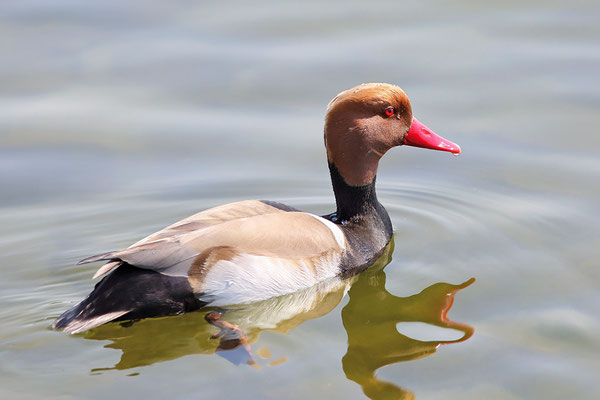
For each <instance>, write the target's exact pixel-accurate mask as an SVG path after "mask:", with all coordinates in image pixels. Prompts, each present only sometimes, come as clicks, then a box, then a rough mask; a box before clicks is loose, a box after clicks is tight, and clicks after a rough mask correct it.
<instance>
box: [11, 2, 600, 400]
mask: <svg viewBox="0 0 600 400" xmlns="http://www.w3.org/2000/svg"><path fill="white" fill-rule="evenodd" d="M599 11H600V7H599V6H598V5H597V4H596V3H594V2H591V1H580V2H568V3H567V2H563V3H561V2H527V3H522V2H521V3H507V2H504V3H497V4H476V5H475V4H472V3H467V2H459V3H453V4H447V3H446V2H434V3H431V2H428V3H427V4H423V3H419V2H410V3H408V4H394V3H390V2H368V3H365V2H347V1H344V2H337V1H331V2H327V3H326V4H322V2H303V3H302V4H291V3H289V4H288V3H286V4H281V3H280V2H260V3H253V4H252V5H250V4H247V3H244V2H238V3H229V4H221V3H214V4H212V3H211V4H208V3H206V4H202V3H198V4H195V3H188V2H168V3H167V2H165V3H160V4H158V3H157V4H153V5H152V6H149V5H147V4H146V3H145V2H144V3H142V2H128V3H127V5H122V4H121V3H120V2H111V1H108V2H102V3H89V2H88V3H79V2H76V1H68V0H60V1H55V2H52V3H47V2H36V1H20V2H4V3H3V4H2V5H0V16H1V19H2V21H1V23H0V33H1V35H0V38H2V39H0V48H1V49H2V54H3V58H2V61H3V62H2V63H0V79H1V80H2V91H1V93H0V104H1V107H0V187H1V191H0V223H1V226H2V227H3V229H2V232H1V233H0V254H1V255H2V256H1V259H2V262H1V264H0V271H1V272H0V273H1V277H2V279H1V280H0V304H1V306H0V318H1V321H2V326H1V327H0V359H1V364H0V397H2V398H10V399H13V398H14V399H25V398H36V397H37V398H41V397H43V398H61V399H62V398H93V399H103V398H114V396H115V395H118V396H123V397H125V396H130V397H135V398H139V397H146V398H157V399H159V398H165V397H167V396H169V397H172V398H217V397H219V398H221V397H224V396H228V397H231V398H239V397H241V396H244V397H247V398H331V399H341V398H344V399H348V398H364V395H365V394H367V395H369V396H371V397H373V398H386V397H387V398H401V397H402V396H404V397H405V398H411V396H414V397H416V398H418V399H438V398H440V399H441V398H444V399H448V398H461V399H465V398H467V399H469V398H472V399H480V398H486V399H515V398H528V399H530V398H531V399H559V398H565V397H569V398H577V399H596V398H598V397H600V389H599V388H598V385H597V383H596V382H597V377H598V374H599V372H600V346H599V345H598V341H597V340H596V337H597V335H598V333H599V332H600V320H599V318H598V315H597V307H596V306H597V304H599V303H600V291H599V289H598V288H599V287H600V285H599V283H600V272H599V271H600V269H599V268H598V259H599V256H600V247H599V246H598V238H599V237H600V213H599V211H600V210H599V209H598V204H600V189H599V188H598V187H599V186H598V184H597V182H598V181H599V178H600V159H599V157H598V148H599V146H600V139H599V138H600V136H599V135H597V132H596V131H597V128H598V126H599V125H600V115H599V114H598V112H597V110H598V106H599V105H600V96H599V95H598V93H599V89H600V87H599V85H598V79H597V71H598V69H599V67H600V57H599V55H600V44H599V43H600V41H599V40H598V39H599V33H600V27H599V25H598V24H597V20H598V17H599ZM369 81H383V82H390V83H396V84H399V85H400V86H402V87H403V88H404V89H405V90H406V92H407V93H408V95H409V97H410V98H411V100H412V104H413V110H414V112H415V115H416V116H417V117H418V118H419V119H420V120H421V121H423V122H424V123H425V124H426V125H427V126H429V127H431V128H432V129H433V130H434V131H436V132H437V133H438V134H440V135H442V136H444V137H447V138H448V139H450V140H452V141H454V142H456V143H458V144H460V145H461V147H462V150H463V152H462V154H461V156H460V157H457V158H455V157H450V156H449V155H448V154H445V153H440V152H433V151H427V150H423V149H416V148H399V149H394V150H392V151H391V152H390V153H388V154H387V155H386V157H385V158H384V159H383V161H382V163H381V166H380V173H379V175H378V194H379V197H380V200H381V201H382V203H383V204H384V205H385V206H386V208H387V209H388V211H389V213H390V215H391V218H392V221H393V223H394V229H395V238H394V247H393V248H390V249H389V254H387V255H386V256H384V258H383V259H381V260H380V261H379V263H378V264H377V265H376V266H375V267H374V268H373V269H372V270H370V271H368V272H367V273H365V274H363V275H361V276H359V277H357V278H355V279H354V280H351V281H348V282H343V283H341V284H339V285H338V286H336V285H331V286H329V287H327V288H320V289H321V290H318V291H313V292H311V293H300V294H297V295H296V296H297V297H289V298H284V299H278V300H277V301H276V302H272V303H265V304H258V305H253V306H252V307H248V308H244V309H239V310H236V311H235V314H234V315H232V316H231V321H232V322H233V323H235V324H237V325H239V326H240V328H242V330H243V332H242V333H240V332H237V331H235V330H232V331H231V330H230V331H227V333H228V335H229V336H227V338H229V339H231V340H232V341H233V342H232V341H230V342H227V341H225V342H223V343H222V342H221V340H220V339H219V338H215V339H211V336H212V335H214V334H216V333H217V332H219V328H217V327H215V326H212V325H210V324H208V323H207V322H206V320H205V319H204V316H205V314H206V313H205V312H200V313H191V314H188V315H184V316H179V317H172V318H162V319H154V320H144V321H141V322H139V323H136V324H133V325H132V326H131V327H122V326H120V325H117V324H112V325H108V326H105V327H101V328H98V329H96V330H93V331H91V332H88V333H85V334H81V335H75V336H69V335H66V334H63V333H59V332H54V331H52V330H50V328H49V326H50V324H51V322H52V321H53V319H54V318H56V317H57V316H58V315H59V314H60V313H61V312H62V311H64V310H65V309H67V308H69V307H70V306H72V305H73V304H75V303H76V302H78V301H79V300H81V299H82V298H83V297H84V296H85V295H87V293H89V291H90V290H91V288H92V285H93V281H91V277H92V275H93V273H94V271H95V268H96V267H97V266H95V265H84V266H76V265H75V263H76V261H78V260H79V259H81V258H84V257H86V256H88V255H91V254H96V253H99V252H103V251H107V250H111V249H116V248H121V247H124V246H128V245H129V244H131V243H133V242H135V241H136V240H138V239H140V238H142V237H144V236H145V235H147V234H148V233H151V232H153V231H155V230H157V229H160V228H162V227H163V226H166V225H168V224H170V223H172V222H174V221H176V220H178V219H180V218H183V217H185V216H187V215H190V214H192V213H194V212H197V211H198V210H202V209H205V208H207V207H210V206H214V205H218V204H222V203H225V202H229V201H236V200H242V199H250V198H266V199H272V200H279V201H283V202H286V203H288V204H291V205H293V206H296V207H299V208H303V209H305V210H307V211H311V212H316V213H321V214H324V213H327V212H330V211H332V205H333V204H334V202H333V197H332V193H331V189H330V183H329V181H328V174H327V168H326V163H325V152H324V149H323V142H322V125H323V116H324V110H325V106H326V104H327V102H328V101H329V100H330V99H331V98H332V97H333V96H334V95H335V94H337V93H338V92H339V91H341V90H344V89H346V88H349V87H351V86H353V85H355V84H358V83H361V82H369ZM388 262H389V263H388ZM386 263H387V265H386ZM383 267H385V269H383ZM471 278H475V279H476V281H475V282H474V283H473V282H472V281H471V280H470V279H471ZM453 285H456V286H453ZM452 293H454V302H453V304H452V302H451V299H452V297H451V296H452ZM310 301H312V303H310ZM308 303H310V304H311V306H310V307H308V306H307V307H305V309H304V310H305V311H304V312H303V313H299V314H295V315H292V314H286V312H288V311H286V310H288V309H289V304H308ZM311 307H312V308H311ZM450 307H451V308H450ZM445 312H447V316H445ZM265 317H268V318H266V319H265ZM471 334H472V336H470V335H471ZM236 335H237V336H236ZM244 335H245V336H244ZM463 339H464V340H463ZM236 340H237V341H238V342H237V344H241V346H240V347H238V348H237V349H235V350H232V351H220V350H219V351H217V349H219V348H220V349H223V348H225V347H227V346H228V345H231V343H234V344H235V341H236ZM449 341H459V342H458V343H449V344H447V345H443V346H441V344H443V343H446V342H449ZM248 361H250V363H248Z"/></svg>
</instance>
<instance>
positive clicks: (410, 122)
mask: <svg viewBox="0 0 600 400" xmlns="http://www.w3.org/2000/svg"><path fill="white" fill-rule="evenodd" d="M403 144H405V145H409V146H418V147H426V148H431V149H436V150H444V151H450V152H452V153H454V154H458V153H460V147H459V146H458V145H456V144H454V143H452V142H450V141H448V140H446V139H443V138H441V137H439V136H437V135H436V134H435V133H433V132H432V131H431V130H429V129H428V128H427V127H426V126H425V125H423V124H422V123H420V122H419V121H417V120H416V119H415V118H413V115H412V110H411V106H410V101H409V100H408V97H407V96H406V93H404V91H403V90H402V89H400V88H399V87H398V86H395V85H390V84H387V83H365V84H362V85H358V86H355V87H353V88H351V89H348V90H346V91H343V92H342V93H340V94H338V95H337V96H336V97H335V98H334V99H333V100H331V102H330V103H329V106H328V107H327V117H326V119H325V147H326V148H327V159H328V161H329V163H330V164H333V165H335V167H336V168H337V170H338V171H339V173H340V175H341V176H342V178H343V179H344V181H345V182H346V183H347V184H348V185H350V186H364V185H367V184H369V183H371V182H372V181H373V179H374V178H375V175H376V174H377V167H378V165H379V159H380V158H381V157H382V156H383V155H384V154H385V153H386V152H387V151H388V150H389V149H391V148H392V147H395V146H400V145H403Z"/></svg>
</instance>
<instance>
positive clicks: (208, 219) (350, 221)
mask: <svg viewBox="0 0 600 400" xmlns="http://www.w3.org/2000/svg"><path fill="white" fill-rule="evenodd" d="M401 145H407V146H416V147H424V148H429V149H434V150H442V151H448V152H450V153H453V154H459V153H460V147H459V146H458V145H456V144H455V143H452V142H450V141H449V140H446V139H444V138H442V137H439V136H437V135H436V134H435V133H433V132H432V131H431V130H430V129H429V128H427V127H426V126H425V125H424V124H422V123H421V122H419V121H418V120H417V119H416V118H414V117H413V115H412V109H411V105H410V102H409V100H408V97H407V96H406V94H405V93H404V91H403V90H402V89H400V88H399V87H398V86H395V85H390V84H384V83H368V84H362V85H359V86H356V87H353V88H351V89H348V90H346V91H343V92H341V93H340V94H338V95H337V96H336V97H335V98H334V99H333V100H332V101H331V102H330V103H329V105H328V107H327V116H326V119H325V147H326V150H327V161H328V163H329V172H330V175H331V181H332V185H333V191H334V194H335V200H336V211H335V212H334V213H331V214H328V215H324V216H318V215H314V214H310V213H307V212H302V211H300V210H297V209H295V208H293V207H290V206H287V205H284V204H281V203H278V202H275V201H268V200H246V201H240V202H235V203H230V204H226V205H222V206H218V207H214V208H211V209H208V210H205V211H202V212H199V213H197V214H194V215H192V216H191V217H188V218H185V219H183V220H181V221H179V222H176V223H175V224H173V225H170V226H168V227H166V228H164V229H162V230H160V231H158V232H156V233H153V234H151V235H150V236H148V237H146V238H144V239H142V240H140V241H138V242H136V243H135V244H133V245H131V246H130V247H128V248H126V249H122V250H116V251H111V252H108V253H103V254H100V255H96V256H93V257H89V258H86V259H84V260H81V261H80V262H79V264H85V263H91V262H98V261H105V262H106V264H104V265H103V266H102V267H101V268H100V269H99V270H98V272H96V274H95V275H94V278H97V277H101V276H105V275H106V276H105V277H104V278H103V279H102V280H101V281H100V282H98V283H97V284H96V286H95V287H94V290H93V291H92V292H91V293H90V294H89V295H88V297H87V298H85V299H84V300H83V301H82V302H81V303H79V304H78V305H76V306H75V307H73V308H71V309H70V310H68V311H66V312H64V313H63V314H62V315H61V316H60V317H58V318H57V319H56V321H55V322H54V324H53V327H54V328H56V329H63V330H64V331H66V332H70V333H78V332H83V331H86V330H88V329H91V328H94V327H97V326H99V325H102V324H105V323H107V322H111V321H124V320H136V319H141V318H147V317H157V316H163V315H173V314H181V313H184V312H188V311H193V310H196V309H199V308H201V307H203V306H225V305H232V304H241V303H249V302H255V301H260V300H265V299H268V298H271V297H277V296H281V295H284V294H288V293H292V292H295V291H297V290H300V289H303V288H307V287H310V286H313V285H315V284H317V283H319V282H322V281H325V280H328V279H331V278H335V277H340V276H349V275H353V274H356V273H359V272H361V271H363V270H364V269H366V268H367V267H368V266H369V265H370V264H371V263H373V262H374V261H375V260H376V259H377V257H378V256H379V255H380V254H381V252H382V251H383V250H384V249H385V247H386V245H387V244H388V242H389V241H390V239H391V237H392V223H391V221H390V217H389V215H388V213H387V212H386V210H385V208H384V207H383V206H382V205H381V204H380V203H379V201H378V200H377V196H376V193H375V180H376V175H377V168H378V165H379V160H380V159H381V157H382V156H383V155H384V154H385V153H386V152H387V151H388V150H389V149H391V148H392V147H396V146H401Z"/></svg>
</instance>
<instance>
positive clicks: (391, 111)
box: [385, 107, 396, 117]
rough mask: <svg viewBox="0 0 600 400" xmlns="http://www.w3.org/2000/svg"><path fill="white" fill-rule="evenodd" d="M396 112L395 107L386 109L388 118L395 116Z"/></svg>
mask: <svg viewBox="0 0 600 400" xmlns="http://www.w3.org/2000/svg"><path fill="white" fill-rule="evenodd" d="M395 112H396V111H395V110H394V107H388V108H386V109H385V115H387V116H388V117H391V116H392V115H394V113H395Z"/></svg>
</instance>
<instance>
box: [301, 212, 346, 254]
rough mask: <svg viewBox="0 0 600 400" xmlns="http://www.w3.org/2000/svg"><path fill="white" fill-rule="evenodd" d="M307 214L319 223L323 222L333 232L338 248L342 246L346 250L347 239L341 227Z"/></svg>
mask: <svg viewBox="0 0 600 400" xmlns="http://www.w3.org/2000/svg"><path fill="white" fill-rule="evenodd" d="M307 214H308V215H310V216H311V217H313V218H315V219H316V220H317V221H319V222H321V223H322V224H323V225H325V226H326V227H327V228H328V229H329V230H330V231H331V233H333V237H334V238H335V241H336V242H337V244H338V246H340V247H341V248H342V249H345V248H346V237H345V236H344V232H342V229H341V228H340V227H339V226H337V225H336V224H334V223H333V222H331V221H329V220H327V219H325V218H323V217H319V216H318V215H314V214H309V213H307Z"/></svg>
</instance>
